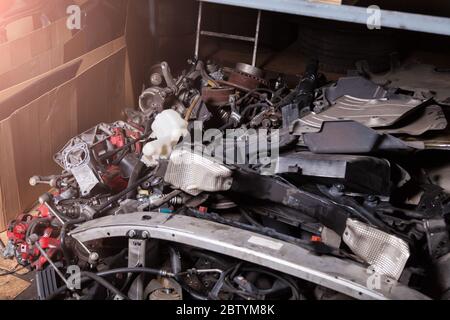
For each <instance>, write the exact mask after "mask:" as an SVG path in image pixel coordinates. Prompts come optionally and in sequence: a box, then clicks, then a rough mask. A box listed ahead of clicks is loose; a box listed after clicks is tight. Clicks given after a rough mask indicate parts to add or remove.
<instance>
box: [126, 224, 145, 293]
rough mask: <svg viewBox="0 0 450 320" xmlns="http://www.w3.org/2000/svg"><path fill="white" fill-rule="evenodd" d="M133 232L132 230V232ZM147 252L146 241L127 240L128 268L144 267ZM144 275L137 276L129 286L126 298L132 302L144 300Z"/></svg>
mask: <svg viewBox="0 0 450 320" xmlns="http://www.w3.org/2000/svg"><path fill="white" fill-rule="evenodd" d="M132 231H133V230H132ZM146 250H147V240H142V239H133V238H131V239H129V240H128V267H129V268H139V267H145V253H146ZM143 277H144V275H142V274H141V275H139V276H138V277H137V278H136V280H135V281H134V282H133V284H132V285H131V288H130V290H129V293H128V296H129V298H130V299H132V300H143V298H144V281H143V280H144V278H143Z"/></svg>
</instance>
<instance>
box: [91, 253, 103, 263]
mask: <svg viewBox="0 0 450 320" xmlns="http://www.w3.org/2000/svg"><path fill="white" fill-rule="evenodd" d="M99 258H100V256H99V254H98V253H97V252H91V254H90V255H89V263H90V264H94V263H96V262H97V261H98V259H99Z"/></svg>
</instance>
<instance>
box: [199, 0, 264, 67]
mask: <svg viewBox="0 0 450 320" xmlns="http://www.w3.org/2000/svg"><path fill="white" fill-rule="evenodd" d="M202 15H203V1H201V0H200V1H199V7H198V20H197V34H196V41H195V58H196V59H198V58H199V51H200V37H201V36H206V37H214V38H222V39H232V40H240V41H247V42H251V43H253V58H252V66H253V67H256V59H257V55H258V44H259V30H260V27H261V10H258V17H257V20H256V32H255V36H254V37H245V36H240V35H234V34H227V33H220V32H213V31H205V30H202V21H203V16H202Z"/></svg>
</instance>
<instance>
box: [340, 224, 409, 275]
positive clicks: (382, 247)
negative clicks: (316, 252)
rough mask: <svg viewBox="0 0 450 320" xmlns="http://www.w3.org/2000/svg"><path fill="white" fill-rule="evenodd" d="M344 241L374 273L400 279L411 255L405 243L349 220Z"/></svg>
mask: <svg viewBox="0 0 450 320" xmlns="http://www.w3.org/2000/svg"><path fill="white" fill-rule="evenodd" d="M342 239H343V241H344V242H345V244H347V245H348V246H349V248H350V249H351V250H352V251H353V252H354V253H355V254H356V255H358V256H359V257H360V258H362V259H363V260H364V261H366V262H367V263H369V264H370V266H371V267H373V271H374V272H376V273H379V274H383V275H387V276H389V277H391V278H394V279H396V280H398V279H399V278H400V276H401V274H402V272H403V269H404V268H405V265H406V262H407V261H408V258H409V255H410V252H409V247H408V244H407V243H406V242H405V241H403V240H401V239H399V238H397V237H395V236H392V235H390V234H387V233H385V232H383V231H380V230H377V229H375V228H372V227H370V226H368V225H366V224H364V223H362V222H359V221H356V220H352V219H348V220H347V228H346V229H345V231H344V235H343V236H342Z"/></svg>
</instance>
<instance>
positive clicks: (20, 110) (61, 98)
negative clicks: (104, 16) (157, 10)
mask: <svg viewBox="0 0 450 320" xmlns="http://www.w3.org/2000/svg"><path fill="white" fill-rule="evenodd" d="M127 70H128V68H127V54H126V45H125V40H124V38H123V37H122V38H120V39H117V40H115V41H113V42H111V43H109V44H107V45H105V46H103V47H100V48H98V49H96V50H94V51H92V52H90V53H88V54H86V55H84V56H83V57H81V58H79V59H77V60H75V61H73V62H70V63H68V64H65V65H63V66H61V67H60V68H57V69H56V70H53V71H51V72H48V73H47V74H45V75H42V76H40V77H38V78H35V79H32V80H29V81H27V82H26V83H23V84H20V85H18V86H15V87H13V88H10V89H8V90H5V91H3V92H0V230H2V229H4V228H5V227H6V226H7V223H8V221H9V220H11V219H13V218H14V217H15V216H16V215H17V214H18V213H20V212H22V211H24V210H26V209H27V208H28V207H29V206H31V205H32V204H33V202H34V201H35V200H36V199H37V197H38V196H39V195H40V194H42V193H43V192H45V191H46V190H47V188H45V187H42V188H39V187H37V188H32V187H31V186H29V183H28V180H29V178H30V177H31V176H33V175H35V174H39V175H46V174H54V173H55V172H58V171H59V170H60V169H59V168H58V167H57V166H56V164H54V162H53V161H52V158H53V155H54V154H55V153H56V152H58V151H59V150H60V149H61V148H62V147H63V146H64V144H65V143H66V142H67V141H68V140H69V139H70V138H72V137H73V136H75V135H76V134H78V133H79V132H82V131H84V130H86V129H89V128H90V127H92V126H94V125H95V124H97V123H99V122H111V121H114V120H116V119H119V118H120V117H121V110H122V109H123V108H124V106H125V105H126V103H125V81H126V80H125V79H127V77H126V72H127ZM128 78H129V77H128ZM93 84H95V85H93Z"/></svg>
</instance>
